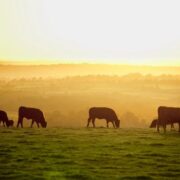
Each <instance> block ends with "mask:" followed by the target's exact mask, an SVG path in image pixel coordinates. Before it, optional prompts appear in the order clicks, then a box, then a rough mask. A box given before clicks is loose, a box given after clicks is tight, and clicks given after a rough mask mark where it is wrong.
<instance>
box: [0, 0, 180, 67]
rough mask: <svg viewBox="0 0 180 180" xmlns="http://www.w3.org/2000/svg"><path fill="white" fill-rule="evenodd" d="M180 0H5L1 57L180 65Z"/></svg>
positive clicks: (0, 20)
mask: <svg viewBox="0 0 180 180" xmlns="http://www.w3.org/2000/svg"><path fill="white" fill-rule="evenodd" d="M179 6H180V2H179V1H178V0H174V1H171V0H151V1H150V0H148V1H143V0H137V1H134V0H126V1H123V0H104V1H101V0H98V1H97V0H96V1H95V0H91V1H88V0H76V1H73V0H38V1H35V0H1V1H0V61H5V62H6V61H8V62H17V61H18V62H26V63H29V62H37V63H113V64H130V65H131V64H135V65H137V64H138V65H162V66H164V65H165V66H166V65H168V66H180V23H179V17H180V11H179Z"/></svg>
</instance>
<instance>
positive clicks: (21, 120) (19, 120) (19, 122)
mask: <svg viewBox="0 0 180 180" xmlns="http://www.w3.org/2000/svg"><path fill="white" fill-rule="evenodd" d="M19 124H20V125H21V127H22V128H23V118H22V117H19V118H18V123H17V128H18V127H19Z"/></svg>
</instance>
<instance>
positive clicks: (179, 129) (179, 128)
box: [179, 122, 180, 132]
mask: <svg viewBox="0 0 180 180" xmlns="http://www.w3.org/2000/svg"><path fill="white" fill-rule="evenodd" d="M179 132H180V122H179Z"/></svg>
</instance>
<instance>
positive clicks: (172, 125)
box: [171, 123, 174, 131]
mask: <svg viewBox="0 0 180 180" xmlns="http://www.w3.org/2000/svg"><path fill="white" fill-rule="evenodd" d="M172 130H174V124H173V123H171V131H172Z"/></svg>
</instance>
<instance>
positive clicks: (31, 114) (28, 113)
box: [19, 106, 42, 119]
mask: <svg viewBox="0 0 180 180" xmlns="http://www.w3.org/2000/svg"><path fill="white" fill-rule="evenodd" d="M19 116H20V117H25V118H27V119H34V118H36V119H37V118H41V117H42V112H41V110H39V109H36V108H29V107H23V106H21V107H20V108H19Z"/></svg>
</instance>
